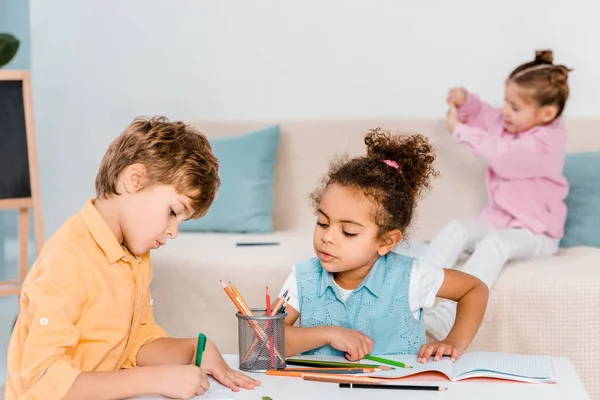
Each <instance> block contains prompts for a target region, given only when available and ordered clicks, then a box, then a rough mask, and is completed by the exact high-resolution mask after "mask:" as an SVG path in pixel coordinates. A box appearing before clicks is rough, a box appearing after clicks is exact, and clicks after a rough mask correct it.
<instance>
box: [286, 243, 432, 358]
mask: <svg viewBox="0 0 600 400" xmlns="http://www.w3.org/2000/svg"><path fill="white" fill-rule="evenodd" d="M412 264H413V259H412V258H410V257H407V256H404V255H400V254H396V253H388V254H387V255H385V256H382V257H380V258H379V259H378V260H377V261H376V262H375V265H373V268H372V269H371V271H370V272H369V274H368V275H367V276H366V277H365V279H364V280H363V281H362V282H361V284H360V285H359V286H358V287H357V288H356V289H354V291H353V292H352V294H351V295H350V297H349V298H348V300H347V301H346V303H344V302H342V301H341V300H340V299H339V298H338V296H337V295H336V293H335V290H334V282H333V275H332V274H331V273H329V272H327V271H326V270H324V269H323V268H322V267H321V262H320V261H319V259H318V258H316V257H315V258H311V259H310V260H307V261H304V262H302V263H299V264H296V266H295V272H296V280H297V283H298V302H299V306H300V309H299V310H298V311H299V312H300V327H313V326H341V327H344V328H349V329H354V330H357V331H361V332H363V333H364V334H366V335H368V336H369V337H370V338H371V339H373V342H374V346H373V351H372V352H371V353H372V354H417V353H418V352H419V348H420V347H421V345H423V344H425V324H424V322H423V313H422V311H421V314H420V318H419V319H416V318H415V317H414V315H413V313H412V312H411V310H410V305H409V300H408V298H409V297H408V296H409V289H410V277H411V272H412ZM304 354H307V355H308V354H317V355H343V353H342V352H341V351H338V350H336V349H334V348H332V347H331V346H323V347H321V348H318V349H315V350H311V351H308V352H305V353H304Z"/></svg>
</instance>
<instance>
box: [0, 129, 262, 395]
mask: <svg viewBox="0 0 600 400" xmlns="http://www.w3.org/2000/svg"><path fill="white" fill-rule="evenodd" d="M219 184H220V181H219V177H218V161H217V159H216V157H215V156H214V154H213V153H212V149H211V147H210V144H209V142H208V140H207V139H206V137H204V136H203V135H202V134H201V133H199V132H198V131H196V130H195V129H193V128H191V127H190V126H188V125H185V124H184V123H182V122H169V121H168V120H167V119H166V118H152V119H136V120H135V121H134V122H133V123H132V124H131V125H130V126H129V127H128V128H127V129H126V130H125V132H124V133H123V134H122V135H120V136H119V137H118V138H117V139H116V140H115V141H114V142H113V143H112V144H111V145H110V147H109V149H108V151H107V153H106V154H105V156H104V159H103V160H102V164H101V165H100V169H99V171H98V175H97V177H96V194H97V198H96V199H95V200H89V201H88V202H87V203H86V204H85V205H84V206H83V208H82V209H81V211H80V213H79V214H78V215H75V216H73V217H71V218H70V219H69V220H68V221H67V222H66V223H65V224H64V225H63V226H62V227H61V228H60V229H59V230H58V231H57V232H56V233H55V234H54V235H53V236H52V237H51V238H50V239H49V240H48V241H47V242H46V243H45V244H44V247H43V249H42V251H41V254H40V255H39V257H38V259H37V260H36V262H35V264H34V266H33V267H32V269H31V271H30V272H29V274H28V276H27V278H26V280H25V283H24V285H23V289H22V293H21V299H20V314H19V318H18V320H17V323H16V326H15V329H14V331H13V335H12V338H11V341H10V344H9V349H8V379H7V386H6V400H17V399H28V400H29V399H31V400H42V399H43V400H59V399H76V400H80V399H107V400H108V399H123V398H129V397H134V396H139V395H146V394H155V395H156V394H157V395H162V396H165V397H171V398H179V399H189V398H192V397H195V396H196V395H200V394H202V393H204V391H206V389H207V388H208V379H207V374H211V375H212V376H213V377H214V378H215V379H216V380H218V381H219V382H221V383H222V384H224V385H226V386H228V387H230V388H231V389H232V390H234V391H237V390H239V389H238V388H239V387H242V388H248V389H252V388H254V386H255V385H258V384H259V383H260V382H258V381H256V380H254V379H251V378H250V377H248V376H246V375H244V374H242V373H240V372H237V371H234V370H232V369H231V368H229V367H228V366H227V364H226V363H225V361H224V360H223V358H222V357H221V355H220V354H219V352H218V350H217V348H216V347H215V345H214V344H213V343H212V342H211V341H210V340H209V341H208V342H207V344H206V350H205V351H204V354H203V358H202V365H201V367H200V368H198V367H196V366H195V365H193V360H194V358H195V349H196V339H173V338H169V337H167V334H166V333H165V332H164V331H163V330H162V329H161V328H160V327H159V326H158V325H157V324H156V323H155V322H154V317H153V310H152V306H153V300H152V298H151V295H150V281H151V278H152V269H151V264H150V256H149V252H150V250H152V249H157V248H158V247H160V246H163V245H164V244H165V243H166V241H167V239H175V237H177V232H178V227H179V224H180V223H181V222H182V221H184V220H187V219H196V218H200V217H202V216H203V215H205V214H206V212H207V211H208V208H209V207H210V205H211V203H212V201H213V199H214V197H215V195H216V192H217V189H218V187H219Z"/></svg>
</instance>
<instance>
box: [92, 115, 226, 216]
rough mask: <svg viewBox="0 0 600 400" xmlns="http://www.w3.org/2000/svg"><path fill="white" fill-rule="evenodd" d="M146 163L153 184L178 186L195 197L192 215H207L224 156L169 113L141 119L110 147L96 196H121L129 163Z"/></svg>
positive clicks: (104, 160) (102, 165)
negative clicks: (120, 182)
mask: <svg viewBox="0 0 600 400" xmlns="http://www.w3.org/2000/svg"><path fill="white" fill-rule="evenodd" d="M136 163H140V164H143V165H144V166H145V167H146V170H147V172H148V177H149V184H161V185H173V186H174V187H175V190H176V191H177V192H178V193H180V194H185V195H187V196H189V197H190V200H191V207H192V209H193V210H194V214H193V215H192V219H197V218H200V217H202V216H203V215H204V214H206V212H208V208H209V207H210V205H211V204H212V202H213V200H214V198H215V196H216V194H217V190H218V189H219V186H220V182H221V181H220V179H219V174H218V172H219V161H218V160H217V158H216V157H215V155H214V154H213V152H212V148H211V146H210V143H209V141H208V139H207V138H206V137H205V136H204V135H203V134H202V133H200V132H199V131H197V130H196V129H195V128H193V127H191V126H189V125H186V124H185V123H183V122H180V121H175V122H169V120H168V119H167V118H166V117H154V118H141V117H140V118H136V119H135V120H134V121H133V122H132V123H131V124H130V125H129V126H128V127H127V128H126V129H125V132H123V133H122V134H121V135H120V136H119V137H117V138H116V139H115V140H114V141H113V142H112V143H111V145H110V146H109V148H108V150H107V152H106V154H105V155H104V158H103V159H102V163H101V164H100V168H99V170H98V175H97V176H96V195H97V196H98V197H100V196H103V197H108V196H110V195H119V193H118V192H117V188H116V182H117V178H118V176H119V174H120V173H121V172H122V171H123V170H124V169H125V168H126V167H128V166H129V165H132V164H136Z"/></svg>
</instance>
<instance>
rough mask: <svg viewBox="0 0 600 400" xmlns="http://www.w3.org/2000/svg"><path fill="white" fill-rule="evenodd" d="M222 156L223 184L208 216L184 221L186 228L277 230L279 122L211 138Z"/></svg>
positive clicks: (238, 230)
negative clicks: (274, 206) (276, 182)
mask: <svg viewBox="0 0 600 400" xmlns="http://www.w3.org/2000/svg"><path fill="white" fill-rule="evenodd" d="M211 146H212V148H213V151H214V153H215V155H216V156H217V158H218V159H219V176H220V177H221V187H220V189H219V192H218V193H217V197H216V198H215V201H214V203H213V205H212V206H211V208H210V210H209V211H208V214H206V216H205V217H203V218H201V219H198V220H192V221H186V222H184V223H182V224H181V227H180V229H181V230H182V231H197V232H254V233H266V232H272V231H273V201H274V198H273V196H274V193H275V189H274V185H275V161H276V158H277V148H278V146H279V126H272V127H269V128H266V129H262V130H259V131H256V132H252V133H249V134H245V135H242V136H234V137H226V138H220V139H213V140H211Z"/></svg>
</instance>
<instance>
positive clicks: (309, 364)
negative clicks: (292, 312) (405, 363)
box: [286, 358, 394, 371]
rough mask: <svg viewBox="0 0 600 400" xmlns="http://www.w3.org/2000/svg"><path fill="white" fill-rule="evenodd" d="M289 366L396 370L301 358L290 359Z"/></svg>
mask: <svg viewBox="0 0 600 400" xmlns="http://www.w3.org/2000/svg"><path fill="white" fill-rule="evenodd" d="M286 363H287V364H288V365H300V366H306V367H317V368H318V367H339V368H379V369H381V370H382V371H388V370H390V369H394V368H392V367H388V366H385V365H376V364H362V363H361V364H359V363H351V362H338V361H320V360H305V359H299V358H288V359H287V360H286Z"/></svg>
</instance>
